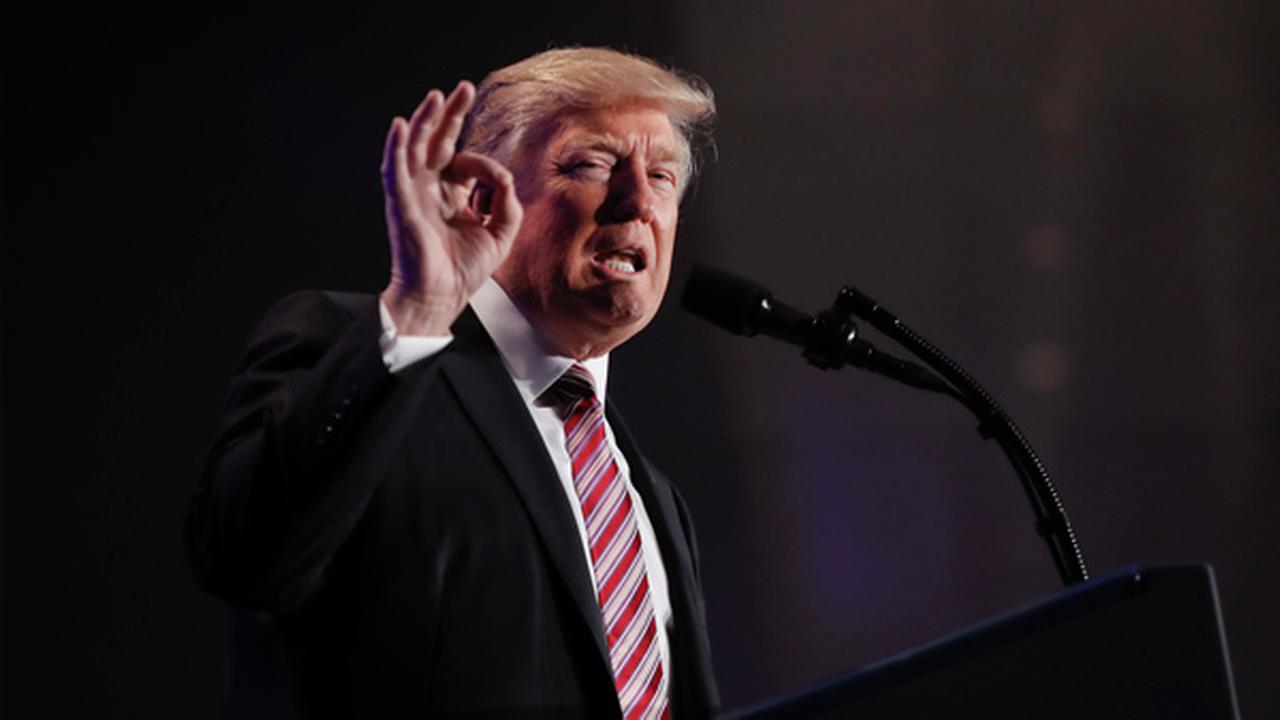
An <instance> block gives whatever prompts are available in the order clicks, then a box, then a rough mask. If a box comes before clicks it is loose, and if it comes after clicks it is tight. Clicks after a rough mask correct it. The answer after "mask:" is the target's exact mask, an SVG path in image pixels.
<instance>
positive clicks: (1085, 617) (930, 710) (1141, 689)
mask: <svg viewBox="0 0 1280 720" xmlns="http://www.w3.org/2000/svg"><path fill="white" fill-rule="evenodd" d="M736 717H741V718H753V719H756V718H761V719H763V718H942V717H963V718H969V717H972V718H1019V719H1023V718H1029V719H1041V718H1043V719H1045V720H1057V719H1058V718H1063V719H1066V718H1071V719H1072V720H1076V719H1078V718H1090V719H1091V720H1095V719H1106V718H1126V719H1133V720H1138V719H1142V720H1146V719H1148V718H1150V719H1152V720H1155V719H1157V718H1158V719H1160V720H1176V719H1179V718H1187V719H1188V720H1192V719H1194V720H1213V719H1215V718H1237V717H1239V711H1238V709H1237V704H1236V699H1235V689H1234V687H1233V685H1232V679H1231V665H1230V660H1229V657H1228V654H1227V644H1226V635H1225V633H1224V631H1223V626H1222V615H1221V612H1220V610H1219V607H1218V597H1217V589H1216V587H1215V584H1214V580H1213V572H1212V570H1211V569H1210V568H1209V567H1208V566H1207V565H1178V566H1156V567H1143V568H1131V569H1128V570H1125V571H1122V572H1118V573H1115V574H1112V575H1108V576H1105V577H1102V578H1098V579H1095V580H1091V581H1089V582H1086V583H1082V584H1080V585H1077V586H1073V587H1071V588H1068V589H1067V590H1064V591H1062V592H1061V593H1059V594H1057V595H1055V596H1053V597H1050V598H1048V599H1046V600H1044V601H1041V602H1039V603H1036V604H1034V605H1032V606H1030V607H1027V608H1024V609H1022V610H1018V611H1015V612H1012V613H1009V614H1008V615H1005V616H1002V617H997V618H995V619H992V620H990V621H987V622H984V623H981V624H979V625H976V626H974V627H972V628H969V629H967V630H964V631H961V632H959V633H956V634H954V635H952V636H950V637H946V638H943V639H941V640H938V641H935V642H933V643H930V644H928V645H925V646H923V647H920V648H917V649H915V650H912V651H909V652H907V653H904V654H902V655H898V656H896V657H893V658H890V659H888V660H885V661H882V662H879V663H876V664H874V665H872V666H870V667H867V668H864V669H862V670H860V671H858V672H855V673H853V674H850V675H847V676H844V677H841V678H836V679H833V680H831V681H829V682H826V683H823V684H822V685H820V686H818V687H815V688H811V689H810V690H808V691H806V692H802V693H799V694H797V695H793V696H790V697H786V698H783V699H780V700H778V701H775V702H771V703H768V704H765V705H762V706H759V707H756V708H753V709H750V710H747V711H744V712H741V713H738V714H737V715H736Z"/></svg>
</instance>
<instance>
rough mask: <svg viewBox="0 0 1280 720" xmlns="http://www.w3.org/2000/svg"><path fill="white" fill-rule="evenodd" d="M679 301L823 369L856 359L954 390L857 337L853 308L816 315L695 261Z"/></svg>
mask: <svg viewBox="0 0 1280 720" xmlns="http://www.w3.org/2000/svg"><path fill="white" fill-rule="evenodd" d="M680 306H681V307H683V308H684V309H685V310H688V311H689V312H691V313H693V314H694V315H697V316H699V317H701V318H703V319H705V320H709V321H711V323H712V324H714V325H718V326H720V327H721V328H724V329H725V330H728V331H729V332H731V333H733V334H734V335H745V336H747V337H751V336H753V335H756V334H764V335H768V336H770V337H773V338H777V339H779V340H782V341H783V342H785V343H789V344H791V345H798V346H800V347H801V348H803V349H804V357H805V359H807V360H808V361H809V362H810V363H812V364H814V365H816V366H818V367H820V368H822V369H824V370H827V369H832V368H838V367H841V366H842V365H853V366H855V367H860V368H863V369H865V370H870V371H871V372H874V373H878V374H881V375H885V376H887V377H891V378H893V379H895V380H898V381H899V382H903V383H906V384H908V385H911V386H913V387H918V388H921V389H924V390H930V391H933V392H938V393H943V394H945V395H953V396H954V395H955V394H956V392H955V389H954V388H952V387H951V386H950V385H948V384H947V383H945V382H943V381H942V379H941V378H939V377H938V376H937V375H935V374H933V373H932V372H930V371H929V370H927V369H925V368H924V367H921V366H920V365H916V364H915V363H912V362H908V361H906V360H902V359H899V358H896V357H894V356H892V355H890V354H888V353H885V352H881V351H880V350H878V349H876V347H875V346H874V345H872V344H871V343H869V342H867V341H866V340H863V339H862V338H860V337H858V328H857V326H856V325H854V324H853V321H851V320H849V317H848V315H849V313H845V312H841V311H839V310H838V309H833V310H832V311H827V312H824V313H822V314H820V315H819V316H818V317H817V318H814V317H812V316H810V315H807V314H805V313H803V312H801V311H799V310H796V309H795V308H793V307H791V306H789V305H786V304H784V303H781V302H778V301H777V300H775V299H774V297H773V293H771V292H769V291H768V290H767V289H766V288H765V287H764V286H762V285H759V284H757V283H754V282H752V281H750V280H747V279H746V278H742V277H738V276H737V275H734V274H732V273H729V272H725V271H724V270H719V269H716V268H713V267H710V266H708V265H703V264H702V263H695V264H694V266H693V270H692V272H690V274H689V280H688V282H687V283H685V286H684V292H683V293H682V294H681V297H680Z"/></svg>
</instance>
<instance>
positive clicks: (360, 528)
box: [187, 292, 718, 718]
mask: <svg viewBox="0 0 1280 720" xmlns="http://www.w3.org/2000/svg"><path fill="white" fill-rule="evenodd" d="M380 332H381V328H380V324H379V320H378V311H377V302H376V298H373V297H371V296H365V295H347V294H339V293H319V292H307V293H298V294H295V295H292V296H290V297H288V298H286V299H285V300H284V301H282V302H281V303H279V304H278V305H277V306H276V307H275V308H273V309H272V310H271V311H270V313H269V314H268V315H267V317H266V319H265V320H264V321H263V322H262V324H261V326H260V327H259V329H258V331H257V333H256V335H255V337H254V339H253V341H252V343H251V345H250V348H249V350H248V352H247V355H246V357H245V359H244V361H243V364H242V366H241V368H240V370H239V371H238V374H237V375H236V378H235V381H234V383H233V385H232V388H231V392H230V397H229V401H228V407H227V415H226V421H225V424H224V427H223V429H222V432H221V434H220V436H219V438H218V440H217V441H216V443H215V444H214V446H213V448H212V449H211V451H210V453H209V456H208V459H207V461H206V465H205V469H204V473H203V476H202V478H201V481H200V483H199V486H198V488H197V490H196V492H195V495H194V496H193V499H192V503H191V509H190V515H189V519H188V526H187V534H188V550H189V553H190V557H191V562H192V567H193V568H194V573H195V576H196V578H197V581H198V582H199V583H200V584H201V585H202V586H203V587H204V588H206V589H207V590H208V591H209V592H211V593H213V594H215V595H217V596H219V597H221V598H222V599H224V600H225V601H227V602H228V603H229V604H230V605H231V606H232V607H231V628H232V634H231V655H232V662H233V667H232V670H231V678H230V688H229V695H228V703H229V714H230V715H233V716H242V717H245V716H256V715H264V716H270V717H282V716H288V715H286V714H285V713H291V714H293V715H295V716H299V717H313V716H314V717H321V716H323V717H380V718H381V717H426V716H429V715H430V716H435V715H454V714H465V715H473V714H479V715H485V714H493V715H503V716H505V715H531V714H533V715H554V716H560V715H581V716H586V717H613V716H617V715H618V714H619V709H618V703H617V699H616V696H615V693H614V689H613V680H612V677H611V674H610V670H609V665H608V660H607V657H608V652H607V648H606V644H605V640H604V631H603V629H602V623H601V619H600V611H599V608H598V606H597V604H596V600H595V597H594V591H593V589H592V585H591V580H590V575H589V572H588V569H587V566H586V563H585V561H584V558H583V556H582V550H581V544H580V540H579V538H578V533H577V529H576V527H575V524H574V520H573V517H572V514H571V510H570V508H569V506H568V501H567V500H566V498H565V496H564V492H563V490H562V489H561V485H560V482H559V480H558V478H557V476H556V474H555V470H554V468H553V467H552V465H551V461H550V459H549V458H548V456H547V453H546V449H545V447H544V445H543V443H542V440H541V438H540V436H539V435H538V434H537V430H536V428H535V426H534V425H533V422H532V420H531V419H530V418H529V415H528V412H527V411H526V409H525V408H524V405H523V401H522V399H521V398H520V396H519V394H518V392H517V390H516V388H515V386H514V385H513V383H512V382H511V380H510V377H509V376H508V375H507V372H506V370H505V368H504V367H503V365H502V361H501V358H500V357H499V355H498V353H497V350H496V349H495V348H494V346H493V343H492V341H491V340H490V339H489V338H488V336H487V335H486V334H485V332H484V330H483V328H482V327H481V325H480V323H479V322H478V321H477V320H476V318H475V316H474V315H473V314H471V313H470V311H468V312H467V313H466V314H464V316H463V317H462V318H460V319H459V321H458V323H457V324H456V326H455V328H454V333H455V340H454V342H453V343H452V344H451V345H450V346H449V347H448V348H447V349H446V350H445V351H444V352H442V353H440V354H438V355H437V356H435V357H433V358H430V359H428V360H424V361H422V362H420V363H417V364H415V365H413V366H412V367H410V368H408V369H407V370H405V371H403V372H401V373H399V374H397V375H391V374H390V373H388V372H387V370H386V368H385V367H384V365H383V363H382V359H381V353H380V351H379V348H378V337H379V333H380ZM609 405H610V408H612V403H609ZM609 421H610V424H611V425H612V427H613V428H614V433H615V435H616V437H617V440H618V444H619V446H620V448H621V449H622V451H623V452H624V453H625V454H626V456H627V458H628V462H629V463H630V465H631V468H632V481H633V483H634V484H635V486H636V489H637V491H638V492H639V493H640V495H641V497H642V498H643V499H644V503H645V507H646V509H647V510H648V513H649V515H650V519H651V520H652V522H653V526H654V530H655V531H656V534H657V537H658V542H659V545H660V546H661V547H660V550H661V552H662V557H663V559H664V562H665V564H666V568H667V573H668V575H669V577H670V594H671V603H672V611H673V622H674V628H673V630H672V633H671V635H670V641H671V642H670V645H671V653H672V658H671V675H672V678H671V699H672V710H673V715H674V716H675V717H677V718H680V717H706V716H709V715H711V714H712V713H713V712H714V710H715V708H716V706H717V705H718V697H717V693H716V689H715V681H714V678H713V675H712V670H711V663H710V655H709V650H708V643H707V634H706V627H705V611H704V608H703V601H702V595H701V591H700V588H699V582H698V560H697V554H696V550H695V547H694V537H693V531H692V526H691V525H690V521H689V515H688V511H687V509H686V507H685V505H684V503H683V501H682V500H681V499H680V497H679V496H678V495H677V494H676V491H675V489H674V488H673V487H672V486H671V484H670V483H669V482H668V481H666V480H665V479H664V478H662V477H661V476H660V475H659V474H658V473H657V472H656V471H655V470H654V469H653V468H652V467H651V466H650V465H649V464H648V463H647V462H646V461H645V460H644V458H643V456H642V455H641V454H640V453H639V452H638V451H637V449H636V446H635V443H634V442H633V441H632V439H631V437H630V435H629V434H628V432H627V430H626V428H625V426H624V425H623V424H622V421H621V418H619V417H618V415H617V414H616V413H614V412H613V410H612V409H610V414H609Z"/></svg>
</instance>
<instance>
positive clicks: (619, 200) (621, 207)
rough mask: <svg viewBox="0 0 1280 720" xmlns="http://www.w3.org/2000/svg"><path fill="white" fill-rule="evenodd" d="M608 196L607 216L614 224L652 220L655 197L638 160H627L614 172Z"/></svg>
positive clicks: (645, 170) (646, 170)
mask: <svg viewBox="0 0 1280 720" xmlns="http://www.w3.org/2000/svg"><path fill="white" fill-rule="evenodd" d="M609 195H610V202H609V203H608V204H609V210H610V213H609V214H610V216H611V217H612V219H613V220H614V221H615V222H630V221H632V220H639V221H641V222H649V221H651V220H653V219H654V217H655V212H656V202H657V196H656V195H655V194H654V191H653V186H652V185H650V184H649V171H648V169H647V168H645V166H644V164H643V163H641V162H640V161H639V159H638V158H635V157H631V158H627V159H626V160H625V161H623V162H622V163H620V164H619V166H618V167H617V168H616V169H615V170H614V173H613V178H612V180H611V182H610V187H609Z"/></svg>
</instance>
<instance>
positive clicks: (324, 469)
mask: <svg viewBox="0 0 1280 720" xmlns="http://www.w3.org/2000/svg"><path fill="white" fill-rule="evenodd" d="M380 332H381V325H380V322H379V318H378V310H377V302H376V299H374V298H371V297H365V296H339V295H336V294H330V293H321V292H302V293H296V294H294V295H291V296H289V297H287V298H285V299H284V300H283V301H281V302H280V303H278V304H277V305H276V306H275V307H273V308H272V309H271V310H270V311H269V312H268V314H267V316H266V317H265V319H264V320H263V321H262V323H261V324H260V325H259V327H258V330H257V331H256V332H255V334H254V337H253V339H252V341H251V342H250V344H249V349H248V350H247V351H246V353H245V356H244V359H243V360H242V362H241V365H240V368H239V369H238V370H237V372H236V375H235V378H234V380H233V381H232V384H231V389H230V391H229V394H228V398H227V404H226V410H225V417H224V422H223V425H222V428H221V430H220V432H219V435H218V438H217V439H216V440H215V442H214V444H213V446H212V448H211V449H210V450H209V453H208V456H207V457H206V459H205V463H204V467H203V470H202V474H201V477H200V481H199V483H198V485H197V487H196V490H195V493H194V494H193V496H192V499H191V503H190V506H189V510H188V517H187V551H188V555H189V558H190V562H191V566H192V570H193V573H194V575H195V578H196V580H197V582H198V583H199V584H200V585H201V586H202V587H204V588H205V589H206V590H207V591H209V592H211V593H212V594H214V595H217V596H219V597H221V598H222V599H224V600H226V601H227V602H230V603H232V604H235V605H240V606H244V607H250V608H256V609H262V610H268V611H287V610H290V609H293V608H296V607H298V606H299V605H301V604H302V603H303V602H305V601H306V599H307V598H308V597H310V596H311V594H312V593H313V592H314V591H315V590H316V589H317V588H318V587H320V586H321V585H322V583H323V581H324V574H325V571H326V568H327V567H328V565H329V563H330V561H331V560H332V558H333V555H334V553H335V552H336V551H337V550H338V548H339V547H340V546H341V545H342V543H343V542H344V541H345V540H346V538H347V537H348V536H349V535H350V533H351V532H352V530H353V529H354V528H355V526H356V525H357V523H358V522H359V520H360V517H361V516H362V514H363V512H364V509H365V507H366V506H367V504H368V501H369V498H370V497H371V495H372V494H373V492H374V491H375V490H376V488H377V484H378V481H379V478H380V477H382V476H383V475H384V468H383V467H382V463H384V462H385V458H387V457H390V456H391V455H392V454H393V453H392V452H391V450H392V449H394V447H395V445H396V444H398V443H399V442H400V441H402V439H403V432H404V428H405V426H407V423H406V422H404V421H403V420H402V419H401V418H397V417H396V413H395V412H394V408H393V407H391V406H393V405H394V403H392V402H389V400H390V399H391V398H393V397H394V396H395V394H396V389H397V385H398V384H399V383H400V382H401V380H400V379H399V378H397V377H395V376H392V375H391V374H390V373H389V372H388V371H387V369H386V366H385V365H384V364H383V360H382V356H381V351H380V349H379V347H378V337H379V334H380ZM433 362H434V361H433V360H426V361H424V362H423V363H421V365H423V366H425V367H422V368H415V370H418V371H422V372H432V371H433V368H431V367H430V366H431V365H432V364H433Z"/></svg>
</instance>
